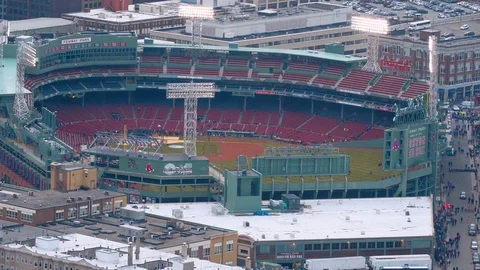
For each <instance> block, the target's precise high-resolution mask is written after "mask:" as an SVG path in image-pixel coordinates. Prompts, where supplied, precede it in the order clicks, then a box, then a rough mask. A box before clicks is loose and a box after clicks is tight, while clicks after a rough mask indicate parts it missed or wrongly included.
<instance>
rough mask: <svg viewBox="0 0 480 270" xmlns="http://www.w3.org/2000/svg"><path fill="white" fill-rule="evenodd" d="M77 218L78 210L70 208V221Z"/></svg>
mask: <svg viewBox="0 0 480 270" xmlns="http://www.w3.org/2000/svg"><path fill="white" fill-rule="evenodd" d="M72 218H77V208H75V207H72V208H68V219H72Z"/></svg>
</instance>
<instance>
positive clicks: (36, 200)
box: [0, 187, 127, 226]
mask: <svg viewBox="0 0 480 270" xmlns="http://www.w3.org/2000/svg"><path fill="white" fill-rule="evenodd" d="M0 198H1V200H2V201H1V203H0V219H1V220H6V221H11V222H17V223H22V224H26V225H33V226H37V225H41V224H46V223H52V222H58V221H64V220H75V219H77V218H85V217H91V216H95V215H101V214H104V213H110V212H113V211H115V210H120V208H121V207H122V206H124V205H126V202H127V198H126V196H125V195H124V194H121V193H117V192H111V191H103V190H97V189H93V190H79V191H72V192H66V193H62V192H59V191H55V190H46V191H35V192H33V191H30V192H22V191H19V190H9V189H8V188H4V187H2V190H1V191H0Z"/></svg>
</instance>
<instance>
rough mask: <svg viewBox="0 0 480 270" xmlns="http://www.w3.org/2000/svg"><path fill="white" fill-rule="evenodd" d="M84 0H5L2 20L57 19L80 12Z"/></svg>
mask: <svg viewBox="0 0 480 270" xmlns="http://www.w3.org/2000/svg"><path fill="white" fill-rule="evenodd" d="M83 1H84V0H68V1H65V0H50V1H45V0H29V1H25V0H6V1H5V11H4V18H5V19H7V20H23V19H31V18H39V17H56V18H59V17H60V16H61V15H62V14H63V13H67V12H78V11H81V10H82V3H83Z"/></svg>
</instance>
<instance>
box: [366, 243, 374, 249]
mask: <svg viewBox="0 0 480 270" xmlns="http://www.w3.org/2000/svg"><path fill="white" fill-rule="evenodd" d="M367 245H368V248H369V249H373V248H375V242H368V244H367Z"/></svg>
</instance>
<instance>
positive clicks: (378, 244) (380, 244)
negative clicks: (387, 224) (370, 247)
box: [377, 242, 385, 248]
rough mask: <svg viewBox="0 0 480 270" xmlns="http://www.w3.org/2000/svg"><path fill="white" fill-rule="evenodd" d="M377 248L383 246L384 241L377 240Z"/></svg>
mask: <svg viewBox="0 0 480 270" xmlns="http://www.w3.org/2000/svg"><path fill="white" fill-rule="evenodd" d="M377 248H385V242H377Z"/></svg>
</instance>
